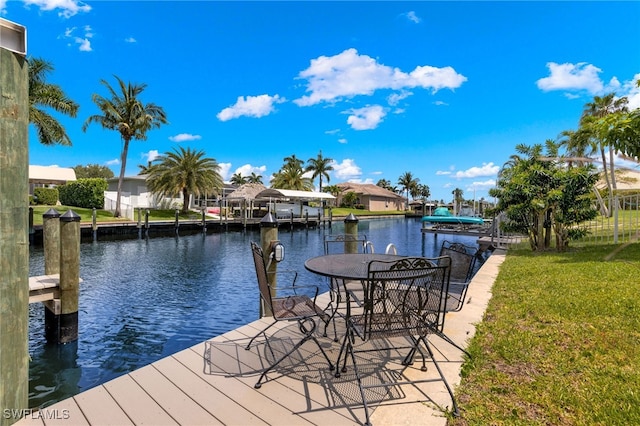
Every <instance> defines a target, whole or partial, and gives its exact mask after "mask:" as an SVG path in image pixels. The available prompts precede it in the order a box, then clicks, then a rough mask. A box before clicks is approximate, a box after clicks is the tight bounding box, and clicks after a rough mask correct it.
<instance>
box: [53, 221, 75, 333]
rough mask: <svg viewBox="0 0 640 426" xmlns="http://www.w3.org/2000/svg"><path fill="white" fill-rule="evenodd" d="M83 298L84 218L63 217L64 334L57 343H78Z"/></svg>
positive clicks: (62, 301)
mask: <svg viewBox="0 0 640 426" xmlns="http://www.w3.org/2000/svg"><path fill="white" fill-rule="evenodd" d="M79 296H80V216H79V215H78V214H76V213H75V212H74V211H73V210H68V211H67V212H66V213H64V214H63V215H62V216H60V331H59V336H58V342H57V343H69V342H73V341H75V340H78V299H79Z"/></svg>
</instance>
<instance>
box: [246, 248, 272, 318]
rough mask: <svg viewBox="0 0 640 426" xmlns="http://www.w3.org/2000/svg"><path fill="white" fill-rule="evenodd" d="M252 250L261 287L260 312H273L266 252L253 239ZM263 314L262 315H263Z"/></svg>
mask: <svg viewBox="0 0 640 426" xmlns="http://www.w3.org/2000/svg"><path fill="white" fill-rule="evenodd" d="M251 252H252V253H253V263H254V264H255V267H256V278H257V279H258V287H259V289H260V299H261V301H262V303H261V306H260V313H261V314H262V313H263V312H265V311H267V312H273V311H272V300H271V287H270V286H269V278H268V274H267V264H266V263H265V261H264V253H263V251H262V247H260V245H259V244H257V243H255V242H253V241H251ZM261 316H262V315H261Z"/></svg>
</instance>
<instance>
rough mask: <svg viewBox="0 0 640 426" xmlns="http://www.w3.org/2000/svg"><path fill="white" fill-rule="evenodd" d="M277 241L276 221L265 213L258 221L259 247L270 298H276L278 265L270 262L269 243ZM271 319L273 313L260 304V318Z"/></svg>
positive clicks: (269, 214) (267, 307)
mask: <svg viewBox="0 0 640 426" xmlns="http://www.w3.org/2000/svg"><path fill="white" fill-rule="evenodd" d="M274 241H278V221H277V220H276V218H274V217H273V215H272V214H271V213H267V214H266V215H265V216H264V217H263V218H262V220H260V247H262V252H263V253H264V260H265V262H266V264H267V278H268V279H269V284H271V289H272V294H271V295H272V296H274V297H275V296H276V294H275V290H274V289H275V287H276V286H277V285H278V282H277V279H276V273H277V271H278V264H277V263H276V262H270V261H269V260H270V258H271V243H272V242H274ZM263 316H264V317H271V316H273V313H272V312H271V310H270V307H269V306H263V304H262V303H260V317H263Z"/></svg>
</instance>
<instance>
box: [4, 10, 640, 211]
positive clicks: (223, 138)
mask: <svg viewBox="0 0 640 426" xmlns="http://www.w3.org/2000/svg"><path fill="white" fill-rule="evenodd" d="M0 10H1V11H2V12H1V16H2V17H3V18H5V19H7V20H10V21H13V22H16V23H18V24H21V25H24V26H26V27H27V32H28V53H27V54H28V56H35V57H42V58H44V59H46V60H48V61H50V62H52V63H53V65H54V66H55V71H54V72H53V73H52V74H51V75H50V76H49V81H50V82H53V83H56V84H59V85H61V86H62V87H63V89H64V90H65V91H66V93H67V94H68V95H69V96H70V97H71V98H72V99H74V100H75V101H76V102H78V103H79V104H80V110H79V113H78V117H76V118H75V119H71V118H67V117H59V118H60V121H61V122H62V123H63V124H64V125H65V127H66V129H67V132H68V133H69V135H70V137H71V140H72V142H73V146H72V147H61V146H57V147H46V146H42V145H40V144H39V142H38V141H37V138H36V136H35V134H34V132H33V129H31V132H30V142H29V149H30V153H29V156H30V164H35V165H44V166H46V165H58V166H61V167H73V166H75V165H78V164H82V165H86V164H101V165H107V166H109V167H110V168H111V169H112V170H113V171H114V173H115V174H116V175H117V174H118V172H119V170H120V162H119V157H120V152H121V148H122V145H121V141H120V138H119V135H118V134H117V133H116V132H113V131H105V130H102V129H101V128H100V127H99V126H98V125H96V124H92V125H91V126H90V127H89V129H88V130H87V132H82V130H81V127H82V124H83V123H84V122H85V120H86V119H87V117H89V116H90V115H93V114H96V113H98V112H99V111H98V110H97V108H96V107H95V105H94V104H93V102H92V101H91V95H92V94H93V93H99V94H101V95H105V96H106V95H107V92H106V90H105V88H104V87H103V86H102V85H101V84H100V83H99V82H100V80H101V79H104V80H107V81H108V82H109V83H110V84H112V85H114V86H115V85H116V80H115V78H114V77H113V76H114V75H117V76H119V77H120V78H122V79H123V80H124V81H130V82H133V83H146V84H147V89H146V90H145V91H144V92H143V94H142V95H141V99H142V100H143V101H144V102H153V103H156V104H158V105H161V106H162V107H164V109H165V111H166V112H167V116H168V120H169V122H170V123H169V124H168V125H165V126H163V127H161V128H160V129H156V130H152V131H150V132H149V133H148V139H147V140H146V141H132V143H131V145H130V148H129V155H128V158H127V175H133V174H137V172H138V165H140V164H146V163H147V161H149V160H150V159H153V158H154V157H155V156H157V155H158V154H163V153H165V152H168V151H170V150H173V149H175V148H177V147H179V146H183V147H190V148H192V149H197V150H203V151H204V152H205V153H206V155H207V156H208V157H212V158H215V159H216V161H218V163H220V165H221V166H222V168H221V172H222V174H223V178H224V179H225V180H228V179H229V178H230V176H231V175H232V174H233V173H238V172H239V173H241V174H243V175H249V174H251V172H256V173H257V174H260V175H262V176H263V179H264V181H265V183H267V184H268V181H269V177H270V176H271V175H272V174H273V173H275V172H277V171H278V170H279V169H280V167H281V166H282V164H283V158H284V157H287V156H290V155H292V154H295V155H296V157H298V158H300V159H302V160H305V161H306V160H308V159H309V158H312V157H316V155H317V154H318V152H319V151H320V150H322V154H323V155H324V156H325V157H329V158H332V159H333V160H334V161H335V164H334V165H333V167H334V171H333V172H331V175H330V176H331V180H330V184H334V183H340V182H344V181H348V180H351V181H356V182H371V183H376V182H377V181H378V180H379V179H388V180H389V181H391V183H392V184H396V183H397V181H398V178H399V177H400V176H401V175H402V174H403V173H404V172H407V171H408V172H411V173H412V174H413V175H414V176H415V177H416V178H418V179H419V180H420V183H423V184H426V185H428V186H429V188H430V189H431V193H432V198H435V199H438V200H440V199H444V200H445V201H449V200H451V198H452V195H451V193H452V191H453V190H454V189H455V188H460V189H462V190H463V191H464V196H465V198H468V199H471V198H473V197H474V194H475V197H476V198H477V199H479V198H481V197H485V198H487V197H488V195H487V191H488V189H489V188H491V187H493V186H494V185H495V178H496V174H497V172H498V170H499V168H500V166H501V165H502V164H503V163H504V162H505V161H507V160H508V158H509V156H510V155H512V154H514V153H515V146H516V145H517V144H519V143H524V144H527V145H532V144H534V143H543V142H544V141H545V140H547V139H556V138H557V137H558V135H559V134H560V132H561V131H563V130H569V129H575V128H576V127H577V123H578V119H579V117H580V114H581V112H582V109H583V107H584V104H585V103H587V102H590V101H592V100H593V97H594V96H596V95H603V94H606V93H609V92H611V91H615V92H616V93H617V94H618V95H619V96H628V97H629V99H630V106H632V107H640V94H639V93H638V89H637V88H633V84H632V82H633V81H634V80H635V79H637V78H640V48H639V45H638V41H639V40H640V2H571V1H562V2H502V1H500V2H479V1H478V2H475V1H474V2H456V1H451V2H431V1H426V2H420V1H410V2H402V1H394V2H385V1H376V2H364V1H356V2H321V1H302V2H281V1H278V2H268V1H258V2H244V1H236V2H217V1H196V2H182V1H160V2H152V1H140V2H136V1H87V2H78V1H76V0H23V1H18V0H9V1H7V0H0ZM316 184H317V182H316ZM325 185H326V182H325Z"/></svg>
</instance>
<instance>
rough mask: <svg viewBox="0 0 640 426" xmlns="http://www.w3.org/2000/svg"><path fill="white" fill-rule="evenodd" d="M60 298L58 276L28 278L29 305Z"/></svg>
mask: <svg viewBox="0 0 640 426" xmlns="http://www.w3.org/2000/svg"><path fill="white" fill-rule="evenodd" d="M59 298H60V274H52V275H39V276H36V277H29V304H31V303H36V302H46V301H47V300H54V299H59Z"/></svg>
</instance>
